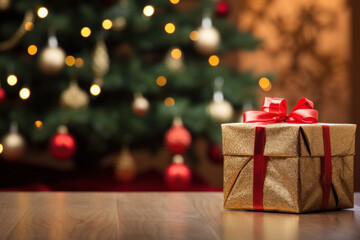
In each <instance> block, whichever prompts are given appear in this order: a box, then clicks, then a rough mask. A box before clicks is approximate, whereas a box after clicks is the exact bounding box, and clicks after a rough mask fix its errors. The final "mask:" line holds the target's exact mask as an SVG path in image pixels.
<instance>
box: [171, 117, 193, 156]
mask: <svg viewBox="0 0 360 240" xmlns="http://www.w3.org/2000/svg"><path fill="white" fill-rule="evenodd" d="M190 144H191V134H190V133H189V131H188V130H187V129H186V128H185V127H184V126H183V124H182V121H181V120H180V119H175V120H174V123H173V125H172V127H171V128H170V129H169V130H168V131H167V132H166V133H165V146H166V147H167V149H169V150H170V152H172V153H173V154H181V153H184V152H185V151H186V150H187V149H188V148H189V146H190Z"/></svg>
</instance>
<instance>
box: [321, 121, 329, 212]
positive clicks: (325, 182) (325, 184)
mask: <svg viewBox="0 0 360 240" xmlns="http://www.w3.org/2000/svg"><path fill="white" fill-rule="evenodd" d="M322 129H323V139H324V157H321V185H322V189H323V197H322V203H321V210H326V209H327V208H328V205H329V199H330V192H331V185H332V166H331V145H330V129H329V125H322Z"/></svg>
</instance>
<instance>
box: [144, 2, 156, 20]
mask: <svg viewBox="0 0 360 240" xmlns="http://www.w3.org/2000/svg"><path fill="white" fill-rule="evenodd" d="M154 12H155V8H154V7H153V6H151V5H147V6H145V7H144V9H143V14H144V16H146V17H151V16H152V15H153V14H154Z"/></svg>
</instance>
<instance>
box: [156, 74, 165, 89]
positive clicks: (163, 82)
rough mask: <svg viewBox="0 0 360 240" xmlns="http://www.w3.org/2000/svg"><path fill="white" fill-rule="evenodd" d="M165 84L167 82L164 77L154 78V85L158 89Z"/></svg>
mask: <svg viewBox="0 0 360 240" xmlns="http://www.w3.org/2000/svg"><path fill="white" fill-rule="evenodd" d="M166 82H167V80H166V77H164V76H159V77H157V78H156V84H157V85H158V86H159V87H163V86H165V85H166Z"/></svg>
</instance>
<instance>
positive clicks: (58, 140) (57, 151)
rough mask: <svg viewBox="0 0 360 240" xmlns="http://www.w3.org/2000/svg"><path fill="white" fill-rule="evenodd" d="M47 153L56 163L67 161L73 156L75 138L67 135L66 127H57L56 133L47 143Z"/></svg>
mask: <svg viewBox="0 0 360 240" xmlns="http://www.w3.org/2000/svg"><path fill="white" fill-rule="evenodd" d="M49 151H50V154H51V156H53V157H54V158H55V159H56V160H58V161H67V160H69V159H70V158H72V157H73V156H74V155H75V152H76V141H75V138H74V137H73V136H72V135H70V134H69V133H68V129H67V127H66V126H63V125H61V126H59V127H58V130H57V133H56V134H55V135H53V136H52V137H51V139H50V141H49Z"/></svg>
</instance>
